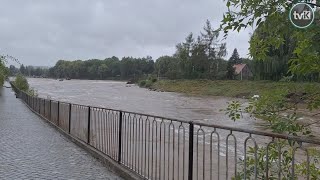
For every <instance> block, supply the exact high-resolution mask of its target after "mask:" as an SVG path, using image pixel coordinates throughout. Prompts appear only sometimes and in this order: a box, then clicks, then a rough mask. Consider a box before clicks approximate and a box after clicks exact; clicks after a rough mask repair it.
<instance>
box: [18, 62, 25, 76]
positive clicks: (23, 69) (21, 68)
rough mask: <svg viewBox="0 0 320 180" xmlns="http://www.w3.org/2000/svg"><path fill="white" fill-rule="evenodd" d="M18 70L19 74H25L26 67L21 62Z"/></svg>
mask: <svg viewBox="0 0 320 180" xmlns="http://www.w3.org/2000/svg"><path fill="white" fill-rule="evenodd" d="M19 71H20V73H21V74H26V68H25V67H24V65H23V64H22V65H21V66H20V70H19Z"/></svg>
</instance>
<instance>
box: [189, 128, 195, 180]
mask: <svg viewBox="0 0 320 180" xmlns="http://www.w3.org/2000/svg"><path fill="white" fill-rule="evenodd" d="M193 134H194V124H193V123H192V122H190V123H189V168H188V180H192V178H193Z"/></svg>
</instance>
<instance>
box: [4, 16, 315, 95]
mask: <svg viewBox="0 0 320 180" xmlns="http://www.w3.org/2000/svg"><path fill="white" fill-rule="evenodd" d="M261 33H262V32H261V30H260V29H259V28H258V29H257V30H256V31H255V32H254V35H253V36H252V38H251V40H250V45H251V46H254V45H255V43H256V39H255V38H257V36H261ZM291 46H293V44H292V42H285V44H284V45H283V47H281V49H280V50H277V49H275V48H270V50H269V52H268V53H267V55H266V57H265V59H264V60H263V61H262V60H260V59H259V57H258V56H257V55H253V56H252V57H251V58H241V57H240V56H239V53H238V51H237V49H234V50H233V53H232V55H231V57H230V58H229V59H225V57H226V43H223V41H222V40H221V38H220V35H219V31H218V30H216V29H213V28H212V26H211V24H210V22H209V21H207V22H206V24H205V26H204V27H203V30H202V31H201V32H200V33H199V35H198V36H195V35H194V34H193V33H190V34H189V35H188V36H187V37H186V38H185V41H184V42H182V43H179V44H177V45H176V52H175V53H174V54H173V55H172V56H162V57H159V58H158V59H156V60H154V59H152V57H151V56H147V57H142V58H137V57H123V58H121V59H120V58H118V57H115V56H113V57H110V58H106V59H103V60H101V59H90V60H85V61H82V60H73V61H67V60H59V61H58V62H57V63H56V65H55V66H54V67H51V68H46V67H33V66H24V65H21V66H20V68H16V67H14V66H10V68H9V72H10V75H15V74H17V73H21V74H23V75H25V76H28V77H46V78H55V79H61V78H66V79H92V80H126V81H128V82H129V83H136V84H138V85H139V86H140V87H146V88H151V89H153V90H162V91H175V92H182V93H187V94H193V95H214V96H216V95H219V96H231V97H248V96H251V95H253V94H259V93H261V91H262V90H269V89H273V88H274V87H283V86H287V85H288V86H292V85H293V86H299V85H300V84H301V83H300V82H308V83H303V85H302V86H304V85H306V84H308V85H310V84H311V83H314V84H316V85H317V86H319V85H318V83H316V82H319V80H320V78H319V77H320V76H319V74H320V73H319V72H317V71H311V72H308V73H304V74H301V73H294V72H293V71H290V69H289V66H290V63H291V61H290V55H291V54H292V53H293V52H292V47H291ZM243 65H245V66H243ZM244 67H245V68H244ZM237 68H240V71H239V69H237ZM241 68H243V69H241ZM244 69H246V72H244V71H243V70H244ZM242 71H243V72H244V75H242ZM239 80H242V81H239ZM289 82H290V83H289ZM295 82H298V83H295ZM298 89H299V88H298Z"/></svg>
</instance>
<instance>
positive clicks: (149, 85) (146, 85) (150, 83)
mask: <svg viewBox="0 0 320 180" xmlns="http://www.w3.org/2000/svg"><path fill="white" fill-rule="evenodd" d="M152 84H153V82H152V81H146V84H145V87H146V88H150V87H151V86H152Z"/></svg>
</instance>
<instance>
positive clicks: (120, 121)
mask: <svg viewBox="0 0 320 180" xmlns="http://www.w3.org/2000/svg"><path fill="white" fill-rule="evenodd" d="M121 144H122V111H119V149H118V163H121V152H122V149H121V148H122V147H121Z"/></svg>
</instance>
